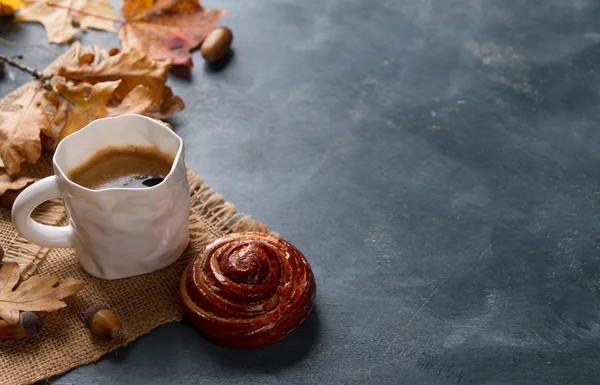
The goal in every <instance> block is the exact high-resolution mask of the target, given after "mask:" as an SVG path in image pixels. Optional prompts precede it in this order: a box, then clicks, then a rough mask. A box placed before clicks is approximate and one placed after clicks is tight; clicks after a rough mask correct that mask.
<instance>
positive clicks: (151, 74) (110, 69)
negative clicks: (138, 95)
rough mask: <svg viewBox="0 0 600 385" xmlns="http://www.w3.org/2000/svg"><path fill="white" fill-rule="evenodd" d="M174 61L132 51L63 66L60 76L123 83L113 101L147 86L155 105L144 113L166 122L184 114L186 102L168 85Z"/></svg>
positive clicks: (91, 81) (80, 79)
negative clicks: (162, 60) (159, 59)
mask: <svg viewBox="0 0 600 385" xmlns="http://www.w3.org/2000/svg"><path fill="white" fill-rule="evenodd" d="M170 68H171V61H170V60H167V61H165V62H160V61H157V60H153V59H151V58H149V57H148V56H146V55H144V54H143V53H141V52H140V51H138V50H136V49H130V50H128V51H124V52H121V53H118V54H116V55H114V56H110V57H108V58H106V59H104V60H103V61H101V62H100V63H98V64H94V63H92V64H85V63H84V64H80V65H76V66H67V67H61V68H60V69H59V70H58V74H59V75H60V76H64V77H65V78H67V79H68V80H71V81H85V82H87V83H91V84H96V83H99V82H107V81H115V80H121V83H120V84H119V86H118V87H117V88H116V89H115V91H114V98H113V102H121V101H123V100H125V97H126V96H127V95H128V94H129V93H130V92H132V91H133V90H134V89H135V88H136V87H138V86H139V85H142V86H145V87H147V88H148V89H149V90H150V92H151V94H152V99H153V104H152V106H151V108H150V109H148V111H146V112H145V113H144V114H145V115H147V116H150V117H152V118H156V119H164V118H166V117H168V116H169V115H171V114H173V113H175V112H178V111H181V110H183V108H184V103H183V101H182V100H181V98H180V97H179V96H174V95H173V92H172V90H171V88H170V87H169V86H167V85H165V83H166V82H167V76H168V74H169V69H170Z"/></svg>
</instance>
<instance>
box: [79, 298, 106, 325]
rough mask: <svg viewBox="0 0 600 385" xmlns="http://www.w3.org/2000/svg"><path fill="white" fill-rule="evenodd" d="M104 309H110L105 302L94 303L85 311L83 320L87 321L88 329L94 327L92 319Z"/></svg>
mask: <svg viewBox="0 0 600 385" xmlns="http://www.w3.org/2000/svg"><path fill="white" fill-rule="evenodd" d="M102 309H108V306H106V305H104V304H98V305H93V306H90V307H89V308H88V309H87V310H86V311H85V313H84V314H83V321H84V322H85V326H86V327H87V328H88V329H90V328H91V327H92V319H93V318H94V315H96V313H98V312H99V311H100V310H102Z"/></svg>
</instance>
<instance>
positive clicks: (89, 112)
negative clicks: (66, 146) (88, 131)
mask: <svg viewBox="0 0 600 385" xmlns="http://www.w3.org/2000/svg"><path fill="white" fill-rule="evenodd" d="M120 83H121V80H116V81H109V82H102V83H96V84H93V85H92V84H89V83H79V84H77V85H72V86H64V85H62V86H61V87H59V88H60V89H59V92H60V95H61V96H63V97H65V98H66V99H68V100H70V101H71V102H73V104H74V105H75V106H77V107H74V106H73V105H69V107H68V111H67V116H68V118H67V123H66V124H65V127H64V128H63V129H62V131H61V132H60V134H59V138H58V139H59V141H60V140H62V139H64V138H65V137H67V136H68V135H70V134H72V133H73V132H75V131H78V130H80V129H81V128H83V127H84V126H85V125H87V124H88V123H89V122H90V121H92V120H95V119H98V118H103V117H110V116H118V115H122V114H144V113H145V112H146V111H148V110H149V109H150V107H152V104H153V101H152V95H151V92H150V90H149V89H148V88H147V87H144V86H142V85H139V86H137V87H136V88H135V89H133V90H132V91H131V92H129V93H128V94H127V95H126V96H125V99H123V100H122V101H121V102H120V103H119V104H118V105H116V106H115V107H109V106H108V102H109V100H110V99H111V98H112V97H113V96H114V92H115V90H116V89H117V88H118V87H119V84H120Z"/></svg>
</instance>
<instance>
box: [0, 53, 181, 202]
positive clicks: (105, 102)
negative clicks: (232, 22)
mask: <svg viewBox="0 0 600 385" xmlns="http://www.w3.org/2000/svg"><path fill="white" fill-rule="evenodd" d="M62 63H63V65H62V66H61V67H59V68H58V69H52V70H51V71H47V72H41V73H39V74H38V79H37V80H35V81H34V82H32V83H31V86H30V87H27V88H25V90H24V92H23V93H22V94H21V95H20V96H19V97H18V98H16V99H14V100H12V101H11V102H10V108H4V109H3V110H0V159H1V161H2V163H3V166H4V170H5V172H6V175H1V174H0V194H2V193H4V192H6V191H7V190H19V189H22V188H23V187H25V186H26V185H27V184H28V183H30V182H31V181H33V180H32V179H30V178H27V177H19V176H18V174H19V172H20V171H21V165H22V163H24V162H27V163H32V164H33V163H36V162H37V161H38V160H39V158H40V156H41V154H42V151H52V150H54V149H55V148H56V145H57V144H58V142H59V141H60V140H62V139H63V138H65V137H66V136H67V135H69V134H71V133H73V132H75V131H77V130H79V129H81V128H83V127H84V126H86V125H87V124H88V123H89V122H90V121H93V120H95V119H98V118H103V117H111V116H118V115H122V114H127V113H134V114H143V115H146V116H150V117H152V118H155V119H164V118H166V117H168V116H169V115H171V114H172V113H174V112H177V111H180V110H182V109H183V108H184V104H183V101H182V100H181V98H179V97H178V96H174V95H173V92H172V90H171V88H170V87H168V86H167V85H166V81H167V75H168V71H169V68H171V61H170V60H167V61H157V60H154V59H150V58H148V57H147V56H145V55H144V54H142V53H141V52H139V51H137V50H135V49H130V50H128V51H125V52H119V50H117V49H112V50H110V51H108V52H107V51H104V50H101V49H99V48H97V47H96V48H95V49H94V48H92V47H82V46H81V45H80V44H78V43H75V44H73V46H72V47H71V49H70V50H69V51H67V53H66V54H65V55H64V56H63V61H62Z"/></svg>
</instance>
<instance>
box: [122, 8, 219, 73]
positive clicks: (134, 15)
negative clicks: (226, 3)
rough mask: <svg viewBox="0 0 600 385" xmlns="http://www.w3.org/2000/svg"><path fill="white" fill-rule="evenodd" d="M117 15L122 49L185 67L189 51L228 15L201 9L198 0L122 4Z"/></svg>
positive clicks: (190, 61) (190, 58) (189, 58)
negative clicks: (134, 50)
mask: <svg viewBox="0 0 600 385" xmlns="http://www.w3.org/2000/svg"><path fill="white" fill-rule="evenodd" d="M121 13H122V14H123V16H124V17H125V22H123V23H122V24H121V26H120V27H119V39H120V40H121V44H122V45H123V48H124V49H128V48H137V49H139V50H140V51H142V52H143V53H145V54H146V55H148V56H150V57H152V58H154V59H157V60H166V59H173V64H182V65H185V66H188V67H191V66H192V65H193V63H192V55H191V54H190V50H192V49H193V48H195V47H197V46H198V45H200V43H201V42H202V40H204V38H205V37H206V35H207V34H208V33H209V32H210V31H211V30H212V29H213V28H215V26H216V25H217V23H218V22H219V20H220V19H221V18H222V17H224V16H226V15H227V14H228V12H227V11H223V10H221V9H206V8H203V7H202V6H200V3H199V2H198V0H125V1H124V2H123V6H122V7H121Z"/></svg>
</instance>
